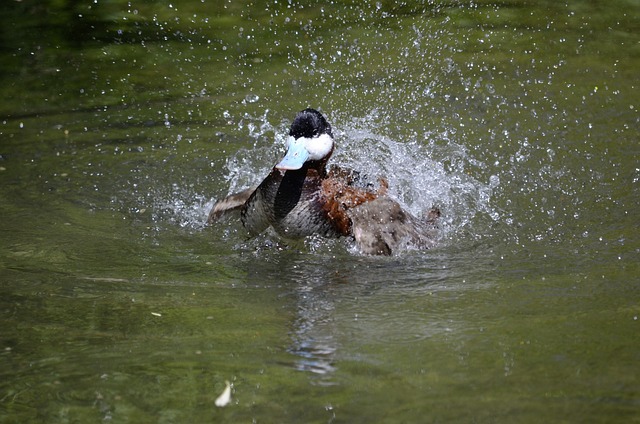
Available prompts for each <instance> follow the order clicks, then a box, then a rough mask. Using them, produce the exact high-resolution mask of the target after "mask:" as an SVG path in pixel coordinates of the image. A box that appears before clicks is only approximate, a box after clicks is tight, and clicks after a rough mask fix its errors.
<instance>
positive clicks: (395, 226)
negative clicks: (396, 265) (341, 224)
mask: <svg viewBox="0 0 640 424" xmlns="http://www.w3.org/2000/svg"><path fill="white" fill-rule="evenodd" d="M347 214H348V215H349V218H350V219H351V225H352V227H351V231H352V233H353V237H354V238H355V240H356V244H357V245H358V248H359V249H360V250H361V251H362V252H363V253H365V254H368V255H391V254H393V253H395V252H396V251H397V250H399V249H402V248H406V247H411V248H418V249H428V248H430V247H433V245H434V244H435V237H436V232H435V230H434V228H433V227H430V226H429V225H426V224H427V223H425V222H422V221H421V220H420V219H418V218H416V217H415V216H413V215H411V214H410V213H409V212H407V211H405V210H404V209H402V207H401V206H400V204H399V203H398V202H396V201H395V200H392V199H390V198H388V197H386V196H382V197H378V198H377V199H375V200H372V201H369V202H365V203H362V204H360V205H358V206H356V207H354V208H352V209H349V210H347ZM438 214H439V211H438ZM433 218H435V217H433Z"/></svg>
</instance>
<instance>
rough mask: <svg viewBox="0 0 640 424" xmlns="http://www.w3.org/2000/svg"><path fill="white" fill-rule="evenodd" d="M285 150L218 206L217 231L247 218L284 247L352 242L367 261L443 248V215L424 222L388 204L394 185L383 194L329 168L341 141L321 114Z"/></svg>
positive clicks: (293, 132)
mask: <svg viewBox="0 0 640 424" xmlns="http://www.w3.org/2000/svg"><path fill="white" fill-rule="evenodd" d="M285 144H286V153H285V155H284V157H283V158H282V159H281V160H280V161H279V162H278V163H277V164H275V166H274V167H273V169H272V170H271V172H270V173H269V175H267V177H266V178H265V179H264V180H263V181H262V182H261V183H260V184H259V185H257V186H252V187H249V188H247V189H245V190H243V191H241V192H239V193H234V194H231V195H229V196H227V197H225V198H223V199H220V200H218V201H217V202H216V203H215V204H214V206H213V207H212V209H211V211H210V212H209V216H208V220H207V221H208V223H209V224H213V223H214V222H216V221H218V220H220V219H221V218H222V217H224V216H227V215H229V214H232V213H235V212H238V211H239V212H240V219H241V222H242V224H243V226H244V227H245V228H246V230H247V231H248V232H249V234H250V235H251V236H256V235H259V234H261V233H263V232H264V231H266V230H267V229H268V228H272V229H273V230H274V231H275V232H276V233H277V234H278V235H279V236H281V237H282V238H284V239H301V238H305V237H308V236H311V235H320V236H323V237H327V238H340V237H349V238H351V239H353V240H354V241H355V244H356V246H357V247H358V249H359V250H360V251H361V252H362V253H363V254H365V255H387V256H388V255H393V254H395V253H397V252H398V251H400V250H402V248H403V247H407V246H411V247H414V248H418V249H426V248H430V247H432V246H434V245H435V239H436V233H437V220H438V218H439V217H440V211H439V209H438V208H432V209H431V210H430V211H429V212H428V213H427V214H426V216H425V217H424V218H418V217H416V216H414V215H412V214H411V213H410V212H408V211H406V210H405V209H404V208H402V206H401V205H400V204H399V203H398V202H397V201H395V200H393V199H392V198H391V197H389V196H388V193H387V192H388V182H387V181H386V179H384V178H378V184H377V186H376V185H375V184H372V183H370V182H368V180H367V179H366V178H363V177H362V175H361V174H360V173H359V172H358V171H355V170H351V169H346V168H342V167H339V166H337V165H331V166H328V162H329V159H330V157H331V155H332V154H333V152H334V149H335V141H334V138H333V132H332V128H331V125H330V124H329V122H328V121H327V119H326V118H325V116H324V115H323V114H322V113H320V112H319V111H318V110H316V109H312V108H307V109H304V110H302V111H301V112H299V113H298V114H297V115H296V116H295V118H294V120H293V122H292V124H291V127H290V129H289V134H288V136H287V138H286V141H285Z"/></svg>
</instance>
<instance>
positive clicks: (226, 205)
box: [207, 186, 258, 224]
mask: <svg viewBox="0 0 640 424" xmlns="http://www.w3.org/2000/svg"><path fill="white" fill-rule="evenodd" d="M257 188H258V186H253V187H250V188H248V189H246V190H242V191H241V192H239V193H235V194H232V195H230V196H227V197H225V198H224V199H220V200H218V201H217V202H216V204H215V205H213V208H211V212H209V219H207V223H209V224H211V223H213V222H216V221H217V220H219V219H220V218H222V217H223V216H225V215H228V214H230V213H234V212H235V211H239V210H240V209H242V207H243V206H244V205H245V203H247V200H249V197H251V195H252V194H253V193H254V192H255V191H256V189H257Z"/></svg>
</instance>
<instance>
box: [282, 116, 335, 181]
mask: <svg viewBox="0 0 640 424" xmlns="http://www.w3.org/2000/svg"><path fill="white" fill-rule="evenodd" d="M286 144H287V153H286V155H285V157H284V158H283V159H282V160H281V161H280V162H279V163H278V164H277V165H276V168H277V169H281V170H284V171H292V170H296V169H300V168H302V167H303V166H304V164H305V163H309V166H310V167H313V168H316V169H319V170H321V172H324V169H325V165H326V163H327V160H329V157H330V156H331V153H333V134H331V125H329V122H327V120H326V118H325V117H324V116H322V114H321V113H320V112H318V111H317V110H315V109H305V110H303V111H302V112H300V113H298V115H296V117H295V119H294V120H293V123H292V124H291V129H290V130H289V137H288V138H287V141H286Z"/></svg>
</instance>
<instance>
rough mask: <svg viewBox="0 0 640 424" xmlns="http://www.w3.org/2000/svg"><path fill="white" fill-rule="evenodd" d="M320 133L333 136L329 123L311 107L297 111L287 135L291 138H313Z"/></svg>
mask: <svg viewBox="0 0 640 424" xmlns="http://www.w3.org/2000/svg"><path fill="white" fill-rule="evenodd" d="M322 134H328V135H329V136H331V137H333V134H332V133H331V125H330V124H329V122H328V121H327V120H326V118H325V117H324V116H323V115H322V114H321V113H320V112H318V111H317V110H315V109H311V108H308V109H305V110H303V111H302V112H299V113H298V114H297V115H296V117H295V119H294V120H293V123H292V124H291V129H290V130H289V135H290V136H292V137H293V138H300V137H306V138H314V137H318V136H320V135H322Z"/></svg>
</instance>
